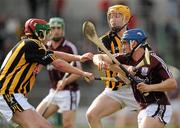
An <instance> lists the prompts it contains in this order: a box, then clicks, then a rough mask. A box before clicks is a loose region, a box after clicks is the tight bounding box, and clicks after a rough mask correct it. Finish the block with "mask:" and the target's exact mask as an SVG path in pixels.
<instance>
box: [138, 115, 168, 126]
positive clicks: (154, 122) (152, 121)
mask: <svg viewBox="0 0 180 128" xmlns="http://www.w3.org/2000/svg"><path fill="white" fill-rule="evenodd" d="M138 127H139V128H164V127H165V125H164V124H163V123H162V122H160V120H159V118H153V117H149V116H146V117H144V120H143V122H142V123H141V124H138Z"/></svg>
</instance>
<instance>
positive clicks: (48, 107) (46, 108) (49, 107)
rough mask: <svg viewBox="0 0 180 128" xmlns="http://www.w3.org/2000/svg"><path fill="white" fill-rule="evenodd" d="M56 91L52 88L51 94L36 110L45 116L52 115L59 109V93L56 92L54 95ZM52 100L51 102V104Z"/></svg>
mask: <svg viewBox="0 0 180 128" xmlns="http://www.w3.org/2000/svg"><path fill="white" fill-rule="evenodd" d="M54 93H55V90H54V89H50V90H49V94H48V95H47V96H46V97H45V98H44V99H43V100H42V101H41V103H40V104H39V105H38V106H37V108H36V111H37V112H38V113H39V114H40V115H42V116H43V117H45V118H48V117H50V116H51V115H52V114H54V113H55V112H57V110H58V109H59V107H58V106H57V104H56V102H55V101H56V99H57V95H58V94H59V93H56V95H54ZM50 101H51V103H50V104H49V102H50Z"/></svg>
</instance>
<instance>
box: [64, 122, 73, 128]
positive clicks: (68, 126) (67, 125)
mask: <svg viewBox="0 0 180 128" xmlns="http://www.w3.org/2000/svg"><path fill="white" fill-rule="evenodd" d="M63 128H74V124H73V123H71V122H66V123H64V124H63Z"/></svg>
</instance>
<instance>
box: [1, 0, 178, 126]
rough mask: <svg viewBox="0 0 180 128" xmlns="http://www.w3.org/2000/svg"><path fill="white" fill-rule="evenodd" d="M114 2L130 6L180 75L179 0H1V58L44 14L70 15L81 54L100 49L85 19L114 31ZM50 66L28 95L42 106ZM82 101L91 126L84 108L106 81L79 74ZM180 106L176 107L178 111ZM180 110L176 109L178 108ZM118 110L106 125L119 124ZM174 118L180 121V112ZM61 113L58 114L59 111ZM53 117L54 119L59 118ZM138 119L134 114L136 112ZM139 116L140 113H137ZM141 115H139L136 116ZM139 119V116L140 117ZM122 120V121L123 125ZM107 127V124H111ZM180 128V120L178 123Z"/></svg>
mask: <svg viewBox="0 0 180 128" xmlns="http://www.w3.org/2000/svg"><path fill="white" fill-rule="evenodd" d="M114 4H125V5H128V6H129V8H130V10H131V12H132V15H133V19H132V20H133V22H132V23H131V24H130V26H131V27H132V28H133V27H140V28H142V29H144V30H145V32H146V33H147V34H148V41H149V43H150V44H151V46H152V47H153V50H154V51H156V52H157V53H158V55H160V56H161V57H162V58H163V59H164V60H165V62H166V63H167V64H168V65H171V66H170V68H171V69H172V72H173V74H174V75H175V76H176V78H177V80H178V81H179V80H180V73H179V71H178V69H179V68H180V58H179V56H180V24H179V23H180V8H179V7H180V0H0V63H2V61H3V59H4V57H5V56H6V54H7V52H8V51H9V50H10V49H11V48H12V47H13V46H14V45H15V44H16V43H17V41H18V40H19V39H20V36H21V35H22V34H23V25H24V23H25V21H26V20H27V19H29V18H31V17H34V18H43V19H45V20H47V21H48V19H49V18H50V17H53V16H59V17H62V18H64V20H65V26H66V27H65V29H66V38H67V39H68V40H70V41H72V42H73V43H74V44H75V45H76V46H77V48H78V52H79V54H83V53H85V52H92V53H98V52H97V48H96V46H95V45H93V44H91V43H90V42H88V41H87V40H85V38H84V37H83V34H82V24H83V22H84V21H85V20H91V21H93V22H94V23H95V25H96V28H97V32H98V35H99V36H101V35H103V34H104V33H105V32H107V31H108V30H109V27H108V23H107V20H106V12H107V8H108V7H109V6H111V5H114ZM82 65H83V68H84V70H87V71H91V72H93V73H94V74H95V75H96V76H98V74H99V73H98V72H97V69H96V67H95V66H93V64H92V62H86V63H84V64H82ZM49 84H50V82H49V77H48V75H47V71H46V70H45V68H44V70H42V71H41V73H40V74H39V76H38V79H37V81H36V85H35V87H34V89H33V91H32V92H31V93H30V94H29V102H30V103H31V104H32V105H33V106H35V107H36V106H37V105H38V103H39V102H40V101H41V100H42V98H43V97H44V96H45V95H47V93H48V89H49V88H50V86H49ZM79 84H80V90H81V101H80V108H79V110H78V113H77V114H78V115H77V123H78V124H79V125H85V126H87V122H86V119H85V112H86V110H87V108H88V106H89V105H90V104H91V102H92V101H93V99H94V98H95V97H96V96H97V95H98V94H99V93H100V92H101V91H102V90H103V89H104V86H103V83H102V82H99V81H94V82H90V83H87V82H86V81H85V80H83V79H80V80H79ZM179 93H180V90H179V87H178V89H177V90H176V91H174V92H172V93H170V94H169V95H170V97H171V98H172V102H174V104H175V105H173V106H175V107H177V106H178V105H180V98H179V100H178V97H180V96H179ZM176 110H178V109H176V108H175V109H174V111H176ZM175 113H176V114H177V112H175ZM120 116H121V114H120V113H117V114H115V115H113V116H111V117H108V118H107V119H105V121H104V122H105V124H111V125H112V126H113V125H114V124H115V123H116V124H117V126H118V125H120V122H121V121H122V120H121V121H118V118H122V117H120ZM175 116H177V118H175V119H173V121H175V123H174V124H176V122H178V119H179V122H180V114H179V115H178V114H177V115H175ZM56 117H57V116H56ZM56 117H54V118H53V119H52V121H54V120H55V119H56ZM132 118H133V117H132ZM134 118H136V116H135V117H134ZM135 120H136V119H135ZM135 122H136V121H135ZM118 123H119V124H118ZM106 126H107V127H108V125H106ZM173 127H177V128H180V125H179V126H178V123H177V126H175V125H173Z"/></svg>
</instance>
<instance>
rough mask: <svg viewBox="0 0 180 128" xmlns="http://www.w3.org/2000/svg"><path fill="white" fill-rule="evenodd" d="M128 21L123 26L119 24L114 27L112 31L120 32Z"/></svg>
mask: <svg viewBox="0 0 180 128" xmlns="http://www.w3.org/2000/svg"><path fill="white" fill-rule="evenodd" d="M127 24H128V23H126V24H124V25H123V26H117V27H112V29H111V30H112V32H115V33H118V32H120V31H121V30H122V29H123V28H124V27H125V26H126V25H127Z"/></svg>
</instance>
